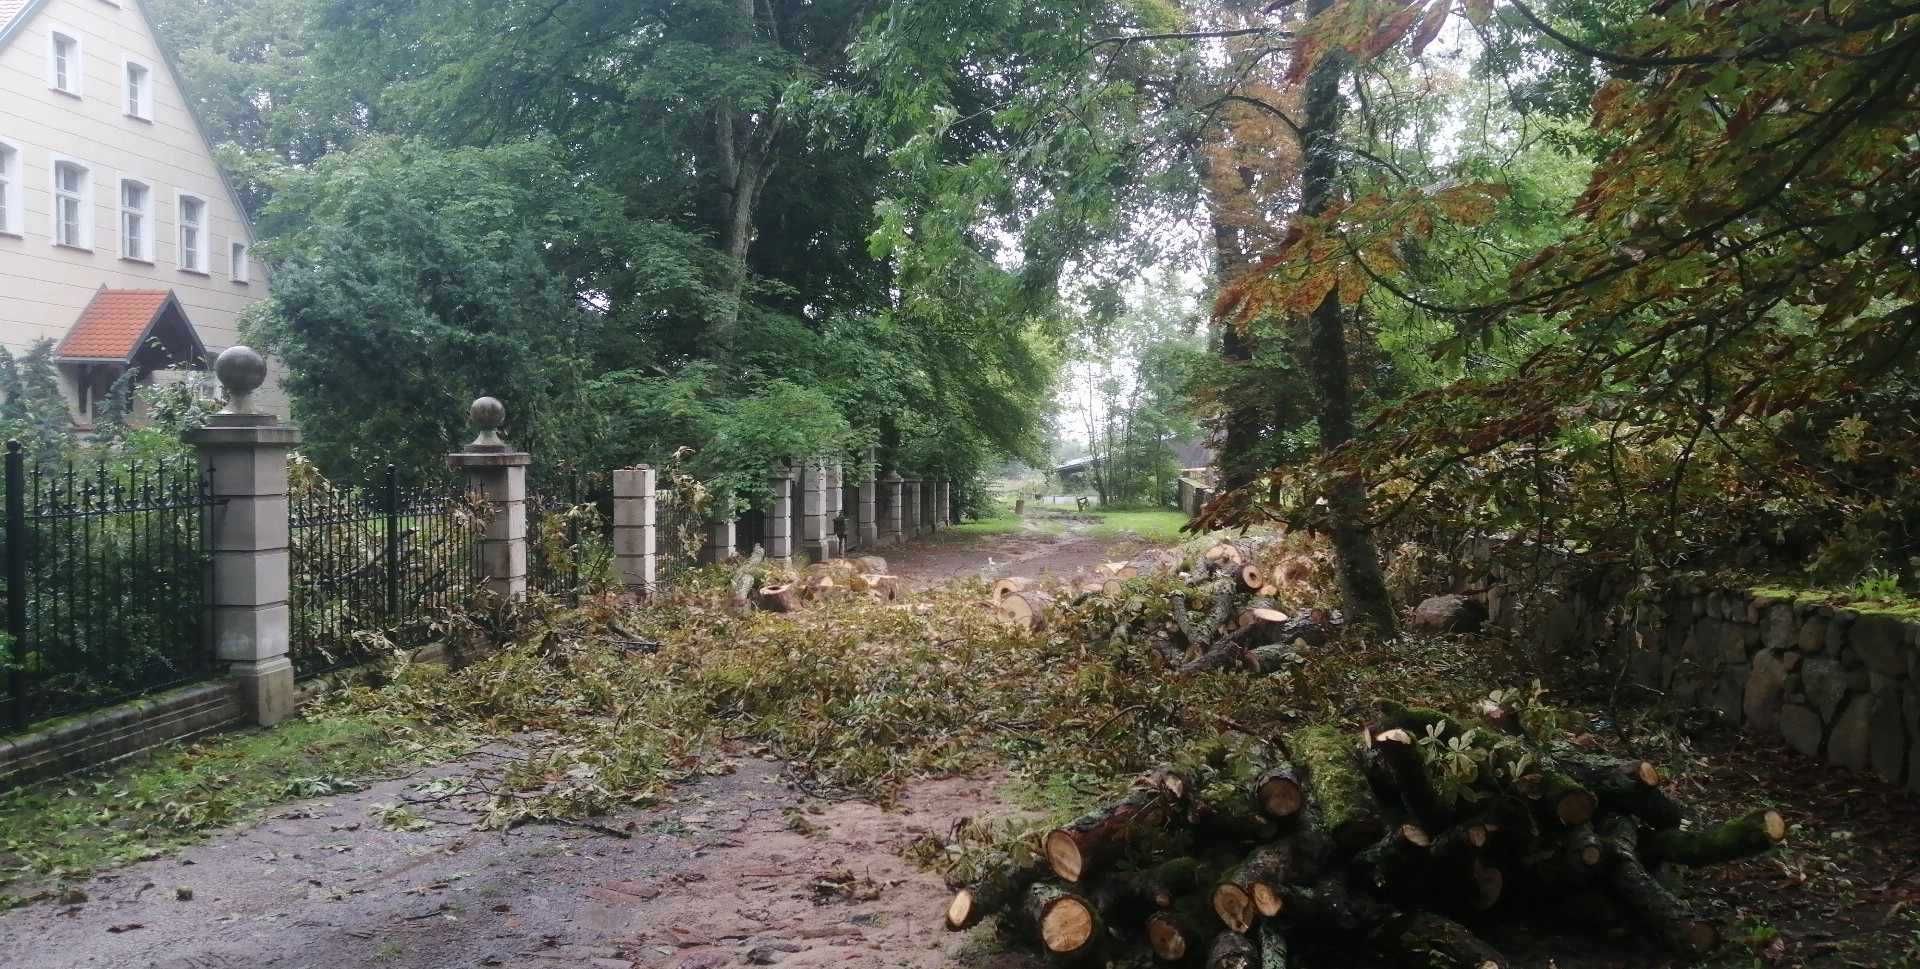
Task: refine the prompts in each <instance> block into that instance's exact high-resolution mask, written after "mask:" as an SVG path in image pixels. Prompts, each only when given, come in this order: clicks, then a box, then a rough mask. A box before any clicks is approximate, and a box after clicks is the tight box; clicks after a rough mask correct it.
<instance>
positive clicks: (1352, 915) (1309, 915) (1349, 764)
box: [946, 701, 1786, 969]
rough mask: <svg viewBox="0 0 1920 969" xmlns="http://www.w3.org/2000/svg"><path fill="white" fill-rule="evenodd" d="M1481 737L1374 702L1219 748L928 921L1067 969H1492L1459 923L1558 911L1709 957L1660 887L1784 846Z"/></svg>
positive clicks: (1478, 724)
mask: <svg viewBox="0 0 1920 969" xmlns="http://www.w3.org/2000/svg"><path fill="white" fill-rule="evenodd" d="M1499 719H1500V718H1499V716H1498V714H1497V711H1488V713H1487V714H1480V713H1476V714H1472V715H1467V716H1455V715H1452V714H1449V713H1446V712H1443V711H1438V710H1431V709H1422V708H1418V707H1410V706H1405V705H1402V704H1399V703H1393V702H1386V701H1381V702H1378V703H1377V704H1376V707H1375V710H1374V715H1373V717H1372V719H1371V720H1370V721H1369V722H1368V723H1366V724H1365V725H1364V726H1363V727H1362V728H1361V729H1359V730H1349V729H1339V728H1335V727H1329V726H1318V727H1310V728H1305V729H1301V730H1297V731H1295V732H1293V733H1292V734H1290V735H1288V736H1286V737H1284V738H1272V739H1271V740H1260V739H1256V738H1252V737H1247V736H1232V735H1230V736H1228V737H1226V738H1224V739H1223V740H1222V741H1221V743H1219V744H1217V745H1215V746H1213V747H1211V748H1209V749H1208V750H1207V751H1206V752H1205V754H1204V755H1203V756H1201V757H1200V759H1199V761H1198V762H1196V763H1194V764H1176V765H1170V766H1168V767H1166V768H1163V769H1161V770H1157V771H1155V772H1152V773H1151V774H1148V775H1146V776H1143V777H1141V778H1139V779H1138V780H1137V781H1136V782H1135V783H1134V784H1133V786H1132V788H1131V790H1129V791H1128V792H1127V793H1126V795H1125V796H1123V797H1121V798H1119V799H1117V800H1115V801H1113V802H1111V803H1107V804H1103V805H1099V806H1096V807H1094V808H1093V809H1092V810H1089V811H1088V812H1087V813H1086V814H1084V815H1082V816H1081V817H1079V818H1076V819H1074V820H1073V821H1071V822H1069V823H1066V824H1063V825H1061V826H1060V827H1057V828H1054V829H1052V830H1051V831H1048V832H1046V833H1045V835H1044V836H1043V837H1042V838H1041V840H1040V844H1039V845H1038V846H1037V847H1038V850H1037V851H1035V850H1032V846H1029V847H1028V848H1027V849H1025V850H1008V851H1007V852H1006V855H1005V857H1021V858H1026V859H1030V860H1024V861H1021V862H1019V863H1018V864H1006V865H1000V866H995V867H991V868H989V869H988V871H987V874H986V875H985V876H984V877H981V878H980V879H979V880H978V881H976V882H975V883H973V884H969V885H964V886H961V887H960V888H959V890H958V891H957V892H956V893H955V895H954V897H953V900H952V902H951V903H950V904H949V906H948V908H947V912H946V924H947V926H948V928H949V929H953V930H960V929H964V928H967V927H969V926H971V925H974V924H975V923H977V922H979V921H980V920H981V919H983V918H986V917H988V916H990V915H998V916H999V917H1000V922H1001V926H1002V929H1003V930H1004V932H1005V933H1006V934H1007V935H1008V936H1009V937H1010V938H1012V939H1014V940H1017V941H1019V942H1021V943H1022V944H1026V945H1030V946H1033V947H1035V948H1037V949H1039V950H1040V951H1042V952H1045V953H1046V954H1048V955H1049V956H1051V957H1052V958H1054V959H1055V960H1056V961H1071V962H1074V963H1076V964H1085V963H1087V962H1089V961H1094V960H1109V961H1118V962H1124V963H1125V964H1128V965H1133V964H1144V963H1146V962H1150V961H1153V960H1158V961H1159V962H1161V963H1185V962H1188V961H1189V960H1191V961H1193V962H1194V963H1195V964H1198V965H1204V966H1206V967H1209V969H1225V967H1240V966H1246V967H1263V969H1264V967H1284V966H1289V965H1292V964H1293V959H1294V953H1295V952H1296V951H1299V950H1302V949H1306V950H1320V951H1329V952H1340V953H1343V954H1347V955H1346V958H1347V961H1344V962H1342V963H1341V964H1345V965H1358V964H1361V961H1360V960H1359V959H1358V958H1355V957H1353V956H1351V955H1350V954H1352V953H1357V952H1368V953H1371V954H1372V955H1373V957H1375V958H1376V959H1378V960H1379V961H1380V962H1381V963H1384V964H1392V965H1397V966H1408V967H1413V969H1442V967H1444V969H1462V967H1472V969H1500V967H1505V966H1508V965H1511V964H1512V963H1511V962H1510V961H1509V960H1508V959H1507V957H1506V956H1504V955H1502V954H1501V953H1500V952H1499V951H1498V950H1497V949H1495V948H1494V947H1493V946H1492V945H1491V944H1489V943H1488V942H1487V941H1485V940H1484V939H1482V938H1481V937H1480V936H1479V935H1478V934H1477V933H1476V932H1475V931H1474V930H1473V929H1472V928H1470V925H1483V924H1486V922H1487V921H1488V920H1490V919H1496V918H1522V919H1532V920H1534V922H1535V924H1536V925H1538V926H1539V927H1540V928H1542V929H1546V930H1549V931H1552V930H1556V929H1558V928H1559V927H1561V926H1563V925H1564V924H1566V923H1565V919H1563V918H1562V917H1561V913H1562V910H1563V909H1564V907H1565V906H1569V905H1571V906H1576V907H1582V908H1583V909H1584V912H1583V914H1584V916H1586V917H1587V918H1589V919H1593V918H1614V919H1617V920H1618V924H1619V925H1620V926H1621V927H1625V928H1627V929H1629V931H1630V932H1634V933H1637V934H1638V936H1639V937H1641V938H1644V939H1647V940H1650V941H1651V942H1653V943H1655V944H1657V945H1659V946H1661V947H1663V948H1665V949H1666V950H1668V951H1669V952H1670V953H1672V954H1674V955H1676V956H1680V957H1683V958H1692V957H1696V956H1699V955H1701V954H1703V953H1705V952H1706V951H1707V950H1709V949H1711V948H1712V947H1713V946H1714V945H1715V944H1716V943H1717V941H1718V940H1719V930H1718V927H1717V926H1715V925H1714V924H1712V923H1711V922H1710V921H1708V920H1706V919H1703V918H1701V917H1700V916H1699V915H1698V914H1697V913H1696V912H1695V911H1694V910H1693V909H1692V907H1691V906H1690V905H1689V904H1688V903H1687V902H1686V901H1685V900H1684V899H1683V898H1682V897H1680V896H1679V895H1678V894H1676V893H1675V891H1674V890H1673V889H1672V888H1671V887H1670V885H1671V884H1672V880H1671V879H1669V878H1666V877H1662V876H1661V875H1660V874H1659V873H1660V872H1661V871H1662V870H1663V869H1664V868H1666V867H1668V866H1675V865H1681V866H1696V865H1709V864H1718V863H1722V862H1728V861H1733V860H1736V859H1739V858H1744V857H1748V856H1751V855H1755V854H1759V853H1761V852H1765V851H1767V850H1768V849H1770V848H1771V847H1772V846H1773V845H1774V844H1776V843H1778V842H1779V841H1780V840H1781V839H1782V838H1784V837H1785V835H1786V825H1785V823H1784V821H1783V820H1782V819H1781V817H1780V815H1778V814H1777V813H1775V812H1773V811H1769V810H1764V809H1762V810H1756V811H1754V812H1752V813H1750V814H1748V815H1746V816H1744V817H1741V818H1738V819H1734V820H1731V821H1727V822H1724V823H1720V824H1701V825H1694V826H1692V827H1682V825H1681V820H1680V819H1681V816H1682V815H1683V814H1684V811H1683V810H1682V809H1681V807H1680V805H1679V804H1678V802H1676V801H1674V800H1673V799H1672V798H1671V797H1670V796H1669V795H1668V794H1667V793H1666V792H1665V791H1664V790H1663V789H1662V787H1661V783H1662V778H1661V774H1660V772H1659V770H1658V769H1657V768H1655V767H1654V766H1653V765H1652V764H1649V763H1646V762H1644V761H1639V760H1633V759H1619V758H1612V757H1608V756H1606V755H1603V754H1600V753H1597V752H1594V751H1590V750H1586V749H1582V748H1577V747H1575V746H1573V745H1571V744H1569V743H1566V742H1564V741H1562V740H1561V739H1560V738H1557V737H1531V736H1527V735H1526V734H1525V732H1524V731H1520V730H1517V729H1511V728H1507V727H1502V726H1501V725H1500V724H1499V723H1498V720H1499ZM1593 898H1604V899H1606V900H1607V901H1608V902H1609V903H1610V904H1607V905H1598V904H1590V903H1589V900H1590V899H1593ZM1096 964H1097V963H1096Z"/></svg>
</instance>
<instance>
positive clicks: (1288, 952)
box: [1256, 922, 1293, 969]
mask: <svg viewBox="0 0 1920 969" xmlns="http://www.w3.org/2000/svg"><path fill="white" fill-rule="evenodd" d="M1256 938H1258V940H1259V942H1260V969H1289V967H1291V966H1292V965H1293V947H1292V946H1291V945H1289V944H1288V942H1287V934H1286V932H1285V931H1283V930H1282V929H1281V926H1280V923H1278V922H1262V923H1260V931H1259V933H1258V934H1257V936H1256Z"/></svg>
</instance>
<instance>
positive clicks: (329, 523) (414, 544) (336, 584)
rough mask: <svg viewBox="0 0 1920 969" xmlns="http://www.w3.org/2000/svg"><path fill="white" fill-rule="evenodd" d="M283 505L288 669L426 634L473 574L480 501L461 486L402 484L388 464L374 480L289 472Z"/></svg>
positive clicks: (312, 672)
mask: <svg viewBox="0 0 1920 969" xmlns="http://www.w3.org/2000/svg"><path fill="white" fill-rule="evenodd" d="M294 485H295V486H294V489H293V495H292V497H291V502H290V505H289V513H290V517H289V525H290V526H291V536H290V537H291V540H292V541H291V544H292V549H293V550H292V561H291V564H290V571H289V574H288V580H289V583H290V590H289V591H290V609H291V615H290V619H291V639H290V641H289V644H288V645H289V650H288V651H289V653H290V654H291V656H292V659H293V669H294V675H295V676H296V677H300V678H306V677H311V676H317V675H319V674H322V673H328V672H332V671H333V670H337V669H340V668H341V667H343V666H347V665H350V664H353V663H357V662H362V661H364V660H366V659H368V658H370V657H372V656H376V655H379V654H381V653H385V652H390V651H392V650H393V649H396V648H400V649H405V648H412V647H417V646H421V645H425V643H426V642H427V641H428V640H429V639H431V638H432V637H433V634H434V625H435V621H436V620H437V619H439V618H440V617H441V616H443V615H444V614H445V612H446V610H448V609H449V608H450V607H452V606H453V605H454V604H456V603H457V602H458V601H460V598H461V597H462V596H463V595H465V594H466V593H467V592H468V591H469V590H471V589H472V588H473V587H474V583H475V581H476V580H477V579H478V578H479V577H480V575H479V573H480V552H479V549H480V543H479V539H480V535H481V531H482V529H483V528H484V526H485V524H486V522H485V518H486V514H487V513H486V510H485V507H484V505H483V504H481V503H479V502H476V501H475V500H473V499H472V498H470V497H469V496H468V495H467V494H466V490H465V487H464V485H463V484H462V483H460V482H458V481H454V480H451V479H449V480H444V481H439V482H435V483H433V484H430V485H426V486H419V487H403V486H402V485H401V484H400V481H399V479H398V475H397V474H396V471H395V468H394V466H393V465H387V468H386V471H385V473H384V474H383V475H382V476H381V477H380V479H379V480H378V481H376V482H375V483H373V484H372V485H365V486H362V485H336V484H333V483H332V482H329V481H327V480H326V479H325V478H322V477H320V476H319V475H318V474H317V473H312V472H311V469H310V468H308V469H305V472H304V473H302V474H300V475H298V476H297V480H296V481H295V483H294Z"/></svg>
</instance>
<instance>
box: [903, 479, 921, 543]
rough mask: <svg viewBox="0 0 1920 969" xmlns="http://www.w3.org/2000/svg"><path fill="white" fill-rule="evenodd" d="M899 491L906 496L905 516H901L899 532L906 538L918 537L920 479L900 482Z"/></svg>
mask: <svg viewBox="0 0 1920 969" xmlns="http://www.w3.org/2000/svg"><path fill="white" fill-rule="evenodd" d="M901 490H902V491H903V492H904V493H905V495H906V501H905V502H904V504H905V505H906V508H905V509H904V510H905V511H906V514H905V515H902V516H901V520H900V532H901V534H903V535H905V536H906V537H908V538H918V537H919V536H920V479H919V478H908V479H906V480H905V481H903V482H901Z"/></svg>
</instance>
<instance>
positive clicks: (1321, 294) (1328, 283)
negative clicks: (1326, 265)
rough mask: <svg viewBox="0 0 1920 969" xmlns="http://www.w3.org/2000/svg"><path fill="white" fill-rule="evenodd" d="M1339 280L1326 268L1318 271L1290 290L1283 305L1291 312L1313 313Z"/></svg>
mask: <svg viewBox="0 0 1920 969" xmlns="http://www.w3.org/2000/svg"><path fill="white" fill-rule="evenodd" d="M1338 282H1339V279H1338V277H1336V276H1335V275H1334V274H1333V273H1332V272H1329V271H1325V270H1322V271H1320V272H1316V273H1314V274H1313V275H1311V276H1308V277H1307V278H1306V279H1304V280H1301V281H1300V283H1299V285H1297V286H1294V287H1293V288H1292V289H1291V290H1290V291H1288V293H1287V296H1286V300H1285V302H1283V303H1282V304H1281V305H1282V307H1283V308H1285V309H1286V311H1287V312H1289V313H1295V314H1302V315H1304V314H1307V313H1311V312H1313V310H1314V308H1315V307H1317V306H1319V305H1320V302H1321V301H1322V300H1324V299H1326V298H1327V294H1328V293H1329V292H1332V291H1333V287H1334V286H1335V285H1336V284H1337V283H1338Z"/></svg>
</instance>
